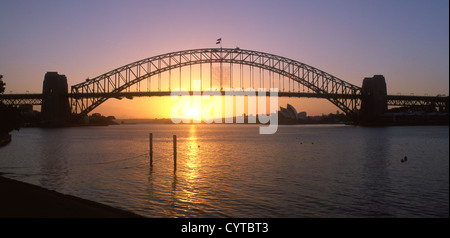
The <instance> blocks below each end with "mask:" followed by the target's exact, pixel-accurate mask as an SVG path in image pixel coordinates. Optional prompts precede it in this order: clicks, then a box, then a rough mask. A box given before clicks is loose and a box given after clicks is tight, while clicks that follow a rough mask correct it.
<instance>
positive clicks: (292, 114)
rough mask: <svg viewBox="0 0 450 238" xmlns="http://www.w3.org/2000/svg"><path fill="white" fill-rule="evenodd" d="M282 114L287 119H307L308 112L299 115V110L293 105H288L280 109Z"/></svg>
mask: <svg viewBox="0 0 450 238" xmlns="http://www.w3.org/2000/svg"><path fill="white" fill-rule="evenodd" d="M280 114H281V116H282V117H283V118H285V119H291V120H298V119H306V112H300V113H297V110H296V109H295V108H294V107H293V106H292V105H291V104H288V105H287V107H286V108H284V107H280Z"/></svg>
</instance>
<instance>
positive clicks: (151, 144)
mask: <svg viewBox="0 0 450 238" xmlns="http://www.w3.org/2000/svg"><path fill="white" fill-rule="evenodd" d="M149 140H150V142H149V149H150V152H149V154H150V166H153V133H150V134H149Z"/></svg>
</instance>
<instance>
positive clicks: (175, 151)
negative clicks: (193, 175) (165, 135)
mask: <svg viewBox="0 0 450 238" xmlns="http://www.w3.org/2000/svg"><path fill="white" fill-rule="evenodd" d="M175 170H177V135H173V171H175Z"/></svg>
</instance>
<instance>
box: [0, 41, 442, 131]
mask: <svg viewBox="0 0 450 238" xmlns="http://www.w3.org/2000/svg"><path fill="white" fill-rule="evenodd" d="M193 80H200V81H201V85H202V90H204V89H206V88H208V89H209V88H215V89H216V90H218V91H220V92H221V93H222V94H225V92H226V89H227V88H228V89H230V88H232V89H241V90H246V89H254V90H255V91H257V90H258V88H266V89H267V91H269V89H270V88H278V96H279V97H308V98H324V99H327V100H328V101H330V102H331V103H333V104H334V105H335V106H336V107H337V108H339V109H340V110H341V111H342V112H344V113H346V114H347V115H350V116H352V118H354V120H359V119H361V118H364V116H366V117H370V118H375V117H376V116H377V115H380V114H381V113H384V112H385V111H386V110H387V108H388V107H394V106H398V107H405V108H411V109H423V108H428V109H430V108H432V109H434V110H436V111H440V112H448V104H449V97H448V96H447V97H441V96H414V95H388V94H387V90H386V82H385V79H384V77H383V76H382V75H375V76H373V77H370V78H365V79H364V80H363V83H362V86H361V87H360V86H356V85H353V84H351V83H348V82H346V81H344V80H342V79H339V78H337V77H335V76H333V75H332V74H329V73H327V72H324V71H322V70H320V69H317V68H315V67H312V66H310V65H307V64H304V63H302V62H299V61H296V60H293V59H289V58H286V57H282V56H278V55H274V54H269V53H264V52H259V51H252V50H244V49H239V48H206V49H193V50H183V51H177V52H171V53H166V54H161V55H157V56H153V57H149V58H146V59H142V60H139V61H136V62H133V63H130V64H127V65H124V66H122V67H119V68H116V69H114V70H111V71H109V72H106V73H104V74H102V75H99V76H97V77H95V78H91V79H86V80H85V81H84V82H81V83H79V84H76V85H73V86H71V87H70V91H69V89H68V85H67V79H66V77H65V76H64V75H60V74H58V73H56V72H47V74H46V75H45V78H44V84H43V91H42V94H29V93H27V94H3V95H0V102H2V103H4V104H6V105H15V106H20V105H41V106H42V107H41V112H42V114H43V119H44V120H46V121H47V122H49V123H53V124H58V123H62V122H63V121H68V120H71V121H78V120H80V119H82V118H83V117H84V116H86V115H87V114H88V113H89V112H91V111H92V110H94V109H95V108H97V107H98V106H99V105H101V104H102V103H103V102H105V101H106V100H108V99H112V98H116V99H122V98H128V99H131V98H133V97H154V96H170V94H171V92H172V91H173V90H177V89H179V88H185V89H187V90H188V91H189V93H190V94H191V95H193V94H195V92H194V91H193V88H192V82H193Z"/></svg>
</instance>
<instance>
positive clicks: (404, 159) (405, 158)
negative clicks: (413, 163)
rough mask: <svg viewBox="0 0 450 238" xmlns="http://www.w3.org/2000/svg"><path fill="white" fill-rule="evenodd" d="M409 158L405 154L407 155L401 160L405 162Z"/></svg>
mask: <svg viewBox="0 0 450 238" xmlns="http://www.w3.org/2000/svg"><path fill="white" fill-rule="evenodd" d="M407 160H408V157H406V156H405V157H404V158H403V159H402V160H400V161H401V162H402V163H403V162H406V161H407Z"/></svg>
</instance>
